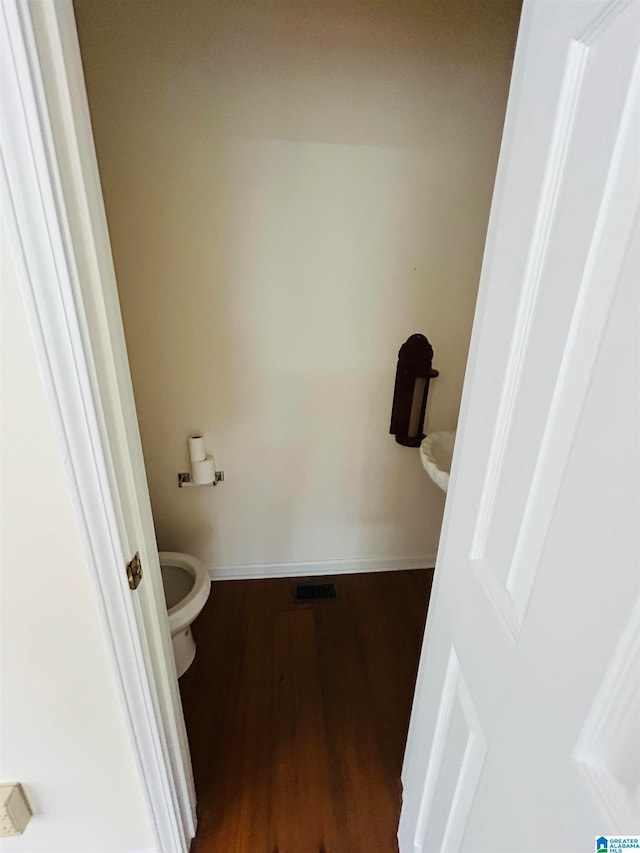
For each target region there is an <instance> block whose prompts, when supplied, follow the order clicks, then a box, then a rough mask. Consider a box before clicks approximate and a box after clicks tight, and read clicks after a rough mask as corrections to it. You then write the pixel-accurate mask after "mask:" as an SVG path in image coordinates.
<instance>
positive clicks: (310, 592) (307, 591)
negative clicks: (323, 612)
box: [293, 583, 336, 604]
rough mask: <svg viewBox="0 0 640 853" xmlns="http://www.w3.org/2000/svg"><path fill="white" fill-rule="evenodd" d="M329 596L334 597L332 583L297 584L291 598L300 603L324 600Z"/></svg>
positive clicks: (334, 586) (334, 587)
mask: <svg viewBox="0 0 640 853" xmlns="http://www.w3.org/2000/svg"><path fill="white" fill-rule="evenodd" d="M330 598H336V585H335V584H334V583H303V584H298V585H297V586H296V588H295V590H294V593H293V600H294V601H295V602H296V603H300V604H301V603H303V602H309V601H326V600H327V599H330Z"/></svg>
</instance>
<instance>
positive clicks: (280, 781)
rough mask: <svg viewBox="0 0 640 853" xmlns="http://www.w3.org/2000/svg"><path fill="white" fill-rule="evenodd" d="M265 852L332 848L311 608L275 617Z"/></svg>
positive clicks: (333, 832) (333, 833)
mask: <svg viewBox="0 0 640 853" xmlns="http://www.w3.org/2000/svg"><path fill="white" fill-rule="evenodd" d="M273 634H274V641H273V648H274V666H273V741H272V755H271V760H272V765H271V785H272V786H271V813H270V823H269V847H270V849H271V850H273V853H319V851H320V853H324V851H327V853H329V851H334V850H337V849H338V846H337V833H336V829H335V823H334V818H333V811H334V808H333V802H332V790H331V783H330V774H329V763H328V744H327V738H326V731H325V723H324V709H323V704H322V694H321V690H320V672H319V668H318V649H317V640H316V625H315V615H314V611H313V609H310V608H305V609H300V610H287V611H281V612H279V613H276V614H275V619H274V626H273Z"/></svg>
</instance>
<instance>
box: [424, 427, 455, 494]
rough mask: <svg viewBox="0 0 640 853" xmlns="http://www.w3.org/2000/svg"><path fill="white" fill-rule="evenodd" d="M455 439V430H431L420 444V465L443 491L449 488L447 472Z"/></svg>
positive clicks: (449, 467) (449, 468)
mask: <svg viewBox="0 0 640 853" xmlns="http://www.w3.org/2000/svg"><path fill="white" fill-rule="evenodd" d="M455 440H456V433H455V430H454V431H452V432H446V431H443V432H432V433H430V434H429V435H428V436H427V437H426V438H425V439H424V440H423V442H422V444H421V445H420V460H421V462H422V467H423V468H424V470H425V471H426V472H427V474H428V475H429V476H430V477H431V479H432V480H433V482H434V483H435V484H436V485H437V486H440V488H441V489H442V491H443V492H446V491H447V489H448V488H449V472H450V471H451V459H452V458H453V445H454V444H455Z"/></svg>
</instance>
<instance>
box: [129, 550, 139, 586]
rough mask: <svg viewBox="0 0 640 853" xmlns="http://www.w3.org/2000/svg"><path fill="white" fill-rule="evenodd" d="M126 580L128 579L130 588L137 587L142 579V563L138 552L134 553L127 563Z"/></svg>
mask: <svg viewBox="0 0 640 853" xmlns="http://www.w3.org/2000/svg"><path fill="white" fill-rule="evenodd" d="M127 580H128V581H129V588H130V589H138V587H139V586H140V581H141V580H142V563H141V562H140V554H139V553H138V552H137V551H136V553H135V554H134V555H133V557H132V558H131V561H130V562H129V563H128V564H127Z"/></svg>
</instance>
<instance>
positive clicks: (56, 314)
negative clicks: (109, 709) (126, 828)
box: [0, 0, 196, 853]
mask: <svg viewBox="0 0 640 853" xmlns="http://www.w3.org/2000/svg"><path fill="white" fill-rule="evenodd" d="M0 37H1V40H2V48H1V50H0V62H1V71H0V77H1V80H2V99H1V101H2V104H1V110H2V112H1V113H0V153H1V157H0V162H1V168H0V188H1V191H2V214H3V218H4V220H5V223H6V227H7V230H8V234H9V240H10V245H11V250H12V253H13V255H14V258H15V262H16V266H17V269H18V272H19V278H20V287H21V291H22V296H23V299H24V302H25V305H26V309H27V314H28V318H29V324H30V327H31V331H32V335H33V339H34V342H35V347H36V351H37V356H38V361H39V365H40V369H41V372H42V375H43V380H44V384H45V387H46V391H47V394H48V396H49V399H50V402H51V405H52V409H53V419H54V422H55V425H56V428H57V432H58V436H59V439H60V441H61V455H62V457H63V461H64V467H65V472H66V474H67V477H68V481H69V484H70V488H71V493H72V499H73V503H74V508H75V511H76V517H77V520H78V524H79V528H80V531H81V534H82V536H83V539H84V542H85V555H86V558H87V559H86V567H87V572H88V573H89V575H90V577H91V580H92V586H93V589H94V590H95V597H96V598H95V600H96V604H97V609H98V612H99V614H100V622H101V627H102V633H103V636H104V638H105V642H106V646H107V650H108V654H109V657H110V659H111V661H112V664H113V672H114V674H115V679H116V683H117V690H118V693H119V694H120V699H121V701H122V706H123V709H124V714H125V720H126V727H127V729H128V732H129V734H130V737H131V743H132V746H133V751H134V754H135V758H136V761H137V765H138V769H139V772H140V779H141V785H142V788H143V791H144V793H145V795H146V800H147V803H148V807H149V815H150V820H151V824H152V827H153V832H154V837H155V845H156V849H157V850H158V851H161V853H183V852H184V853H187V851H188V849H189V844H190V841H191V839H192V838H193V836H194V835H195V829H196V814H195V803H196V800H195V789H194V783H193V775H192V770H191V756H190V753H189V745H188V741H187V736H186V729H185V726H184V717H183V712H182V703H181V700H180V693H179V690H178V681H177V675H176V670H175V663H174V659H173V654H172V646H171V636H170V632H169V623H168V617H167V612H166V607H165V606H164V598H163V593H162V580H161V575H160V566H159V561H158V552H157V545H156V539H155V531H154V527H153V520H152V516H151V508H150V499H149V491H148V486H147V480H146V474H145V470H144V461H143V457H142V448H141V444H140V436H139V432H138V424H137V418H136V411H135V402H134V397H133V391H132V387H131V378H130V374H129V365H128V359H127V352H126V345H125V340H124V333H123V327H122V319H121V316H120V308H119V302H118V295H117V288H116V281H115V273H114V268H113V261H112V255H111V246H110V242H109V234H108V230H107V222H106V215H105V210H104V203H103V199H102V192H101V188H100V178H99V174H98V166H97V160H96V154H95V148H94V142H93V135H92V131H91V122H90V117H89V108H88V102H87V96H86V90H85V83H84V74H83V70H82V62H81V56H80V48H79V44H78V37H77V31H76V25H75V18H74V12H73V7H72V3H71V0H49V2H46V3H40V2H36V3H30V2H26V0H3V2H2V3H0ZM136 551H139V552H140V555H141V558H142V563H143V571H144V575H145V576H144V578H143V581H142V583H141V585H140V587H139V589H138V590H136V591H135V592H132V591H131V590H130V589H129V586H128V581H127V578H126V564H127V562H128V560H129V559H130V558H131V556H133V554H134V553H135V552H136Z"/></svg>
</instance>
